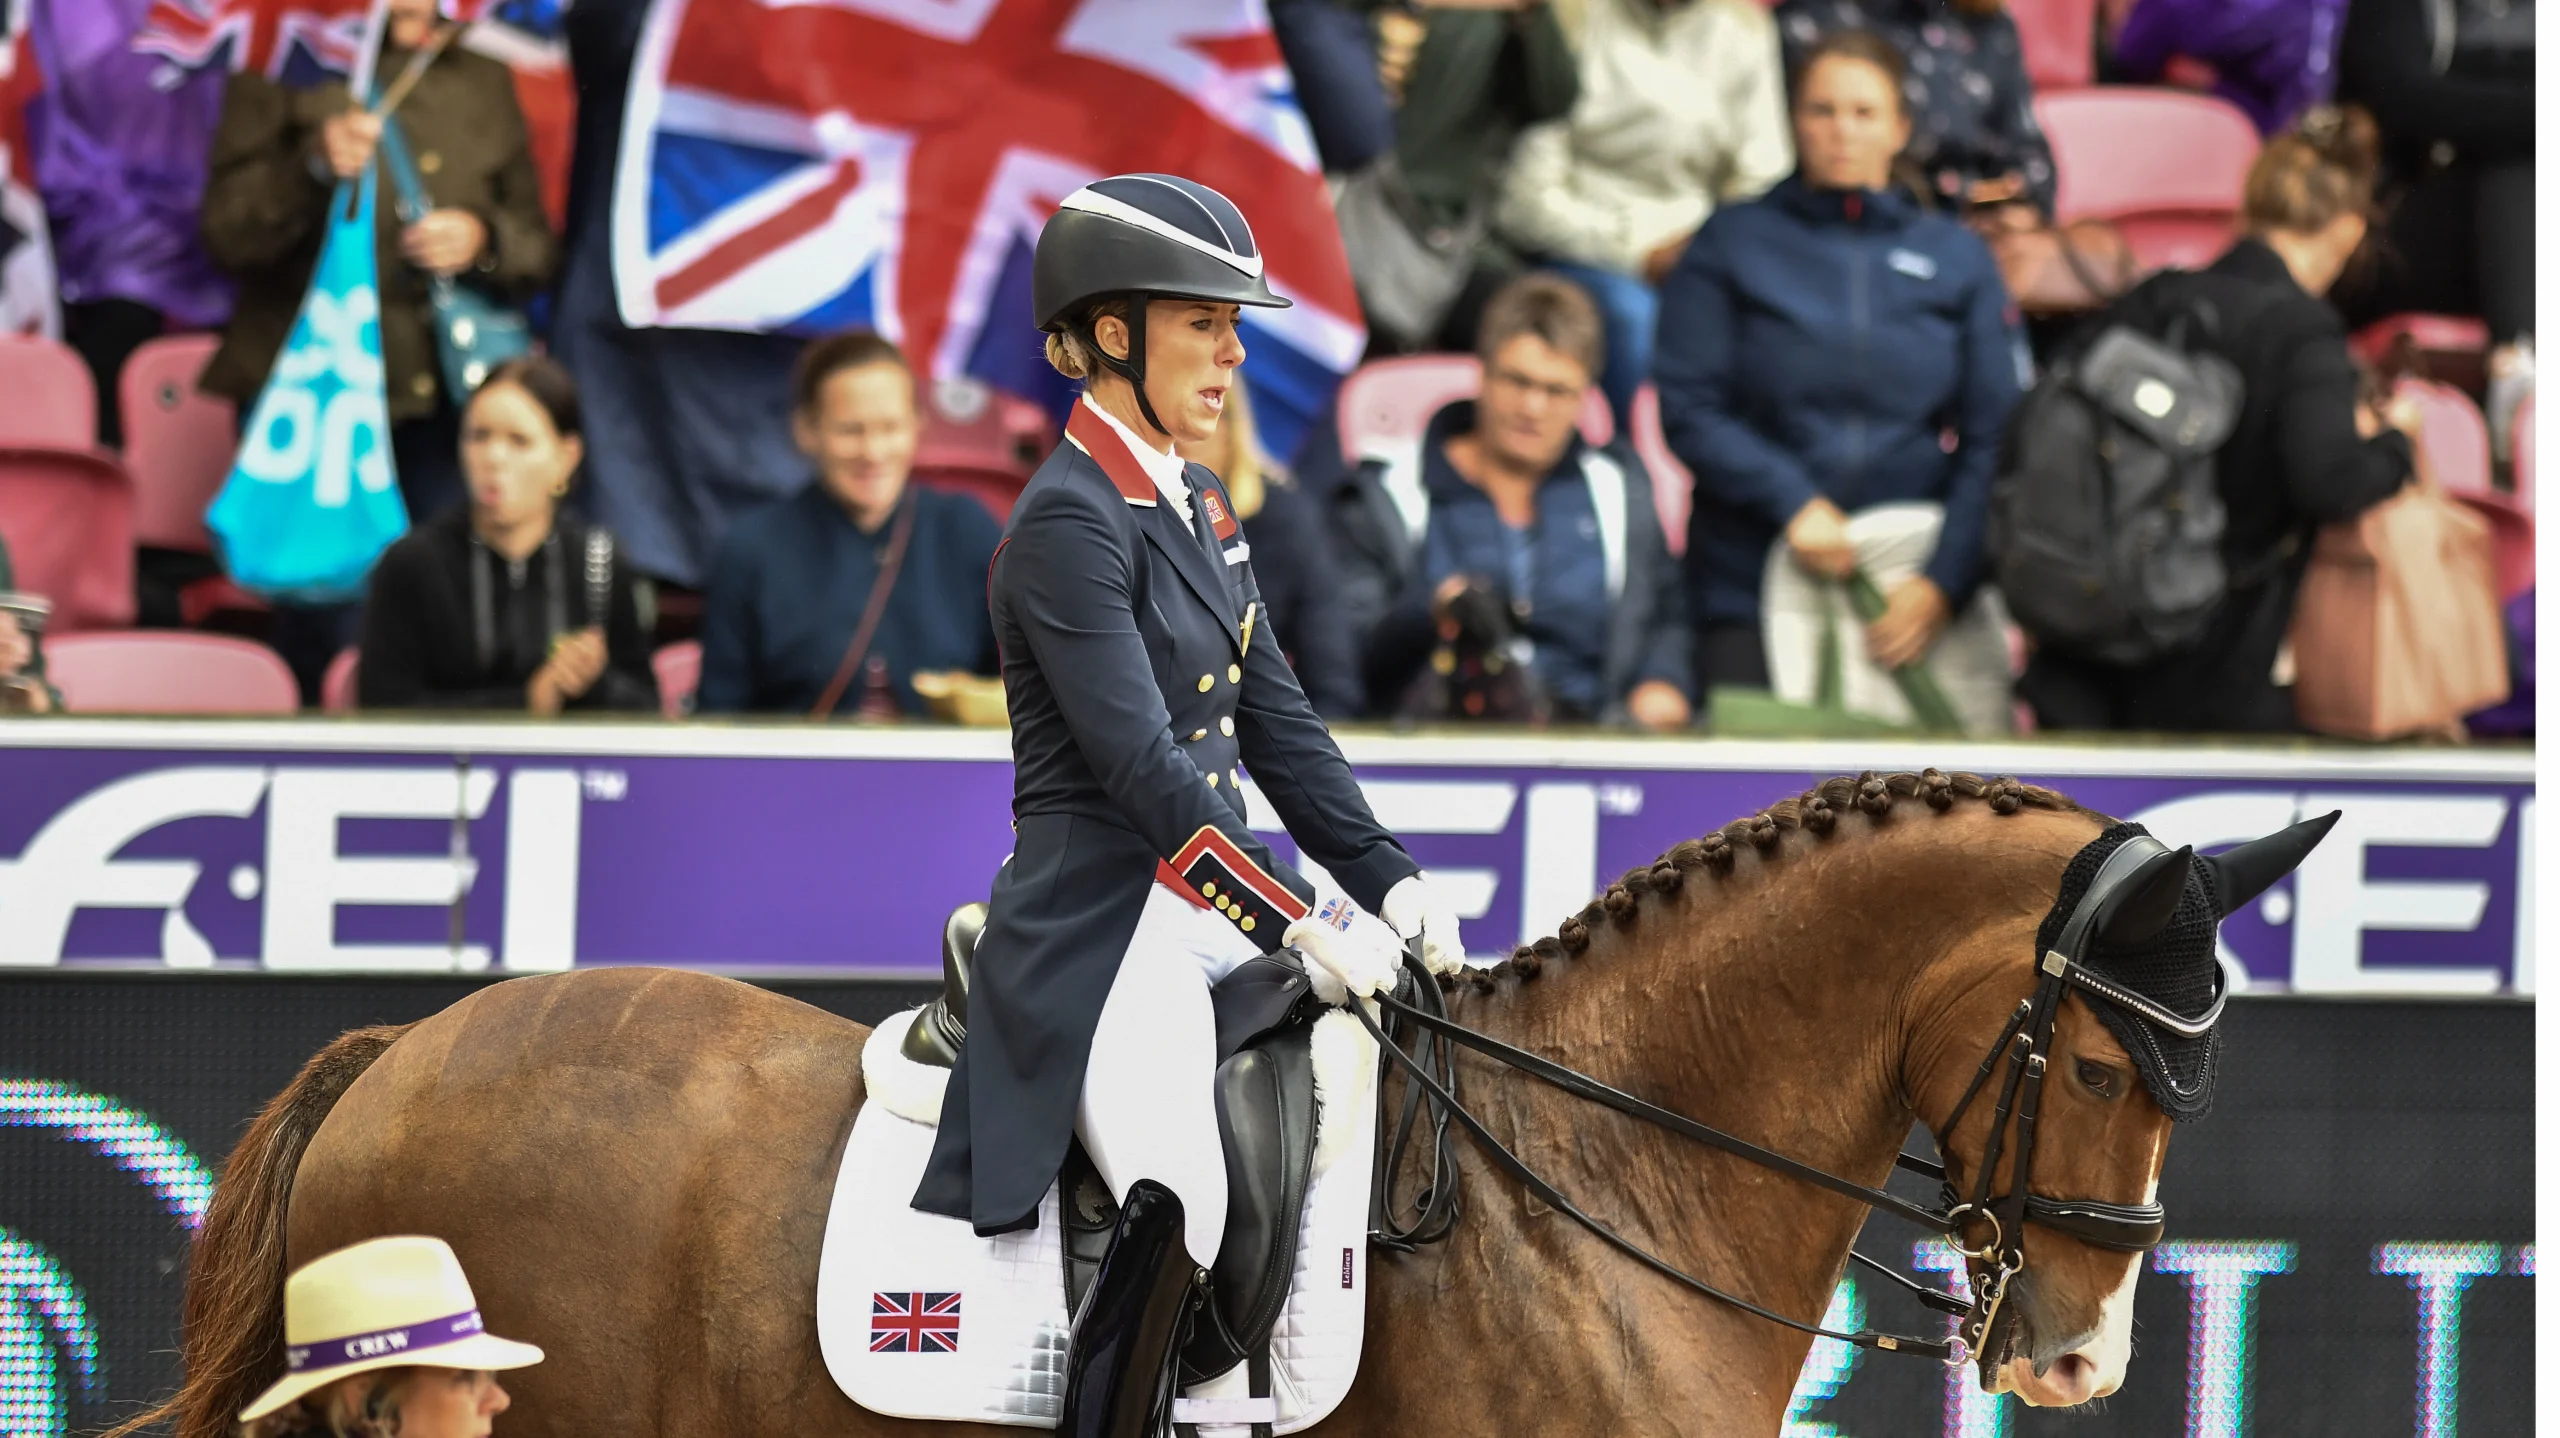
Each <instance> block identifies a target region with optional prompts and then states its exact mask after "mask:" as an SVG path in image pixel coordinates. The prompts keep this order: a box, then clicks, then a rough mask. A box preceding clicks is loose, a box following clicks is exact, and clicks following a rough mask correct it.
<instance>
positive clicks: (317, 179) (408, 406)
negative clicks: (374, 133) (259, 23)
mask: <svg viewBox="0 0 2560 1438" xmlns="http://www.w3.org/2000/svg"><path fill="white" fill-rule="evenodd" d="M408 58H409V56H408V52H407V51H405V50H394V49H390V48H387V47H386V48H385V49H384V51H383V52H382V59H381V63H380V67H379V71H378V73H380V74H381V75H382V76H383V77H384V79H385V81H386V82H388V80H389V79H390V78H391V77H393V76H396V75H398V74H399V73H400V71H401V69H402V68H403V67H404V66H405V65H406V64H407V63H408ZM346 108H347V89H346V87H345V86H344V85H335V84H332V85H322V86H319V87H316V88H314V89H310V90H288V89H285V88H284V87H283V86H281V85H278V84H276V83H275V82H274V81H272V80H269V79H267V78H266V77H264V76H262V75H257V74H250V73H243V74H236V75H233V76H232V77H231V80H230V83H229V87H228V88H227V89H225V90H224V91H223V96H222V120H221V123H220V125H219V126H218V127H217V128H216V129H215V131H214V136H213V159H212V165H211V176H210V178H209V179H208V181H207V183H206V185H205V191H204V211H203V216H202V219H201V220H200V221H199V225H200V228H201V229H202V230H203V232H204V242H205V249H206V251H207V253H209V254H211V255H212V257H213V261H214V263H215V264H217V265H220V266H221V267H222V268H223V269H225V270H227V271H229V272H230V273H231V274H232V275H233V276H235V277H236V278H237V279H238V280H239V281H240V295H239V300H238V302H237V303H236V304H235V305H234V306H233V308H232V312H231V323H230V325H229V326H228V327H227V328H226V329H225V330H224V331H223V336H222V348H221V350H220V351H219V352H217V353H216V354H215V355H214V357H213V360H212V362H211V363H210V364H208V365H206V366H205V371H204V374H203V375H202V376H201V377H200V378H199V379H198V380H197V382H196V383H197V385H198V387H199V388H201V389H203V390H204V391H205V392H206V393H207V394H217V395H223V396H226V397H228V398H230V399H233V400H236V401H238V402H239V403H241V404H243V405H247V404H249V403H250V402H252V401H254V400H255V399H256V398H257V396H258V392H259V390H261V389H263V388H264V387H265V386H266V382H267V374H268V371H270V370H272V369H273V368H274V367H275V360H276V353H277V351H279V350H281V349H283V348H284V342H285V338H286V337H287V336H288V335H290V334H291V333H292V332H293V321H294V317H295V315H296V314H298V313H299V312H300V311H301V308H302V300H303V296H304V293H305V292H306V291H308V290H309V289H310V287H311V271H312V267H313V266H315V265H316V264H318V263H319V259H320V242H321V239H322V237H323V236H324V235H325V234H326V233H327V225H326V223H325V222H326V218H327V215H328V209H329V196H330V193H331V190H332V188H333V186H332V184H331V182H329V181H328V180H325V179H323V178H321V173H320V170H319V169H318V168H317V167H316V164H315V162H316V161H317V160H318V159H319V156H320V126H321V122H322V121H324V120H326V119H327V118H328V117H329V116H331V115H334V114H337V113H339V112H340V111H342V110H344V109H346ZM394 118H395V119H397V120H398V121H399V123H400V127H401V130H402V133H403V134H405V135H406V136H407V138H408V141H409V153H410V155H411V157H412V158H413V159H414V160H415V162H416V164H417V167H418V170H419V178H420V180H421V181H422V182H423V183H424V185H425V187H426V190H427V196H428V198H429V199H430V200H431V201H433V202H434V204H435V205H436V206H438V207H440V208H442V207H450V208H455V209H463V210H469V211H470V212H472V213H473V214H475V215H477V216H479V217H480V222H481V223H482V224H483V225H485V226H487V228H488V231H489V242H488V245H487V247H486V248H485V249H484V250H483V251H482V254H481V257H480V263H479V264H478V265H477V266H476V267H474V268H473V269H471V270H468V271H465V272H464V279H465V281H466V282H467V283H470V284H475V285H478V286H479V287H481V288H482V289H484V290H486V291H487V292H488V293H489V294H491V295H493V296H495V297H496V298H498V299H500V300H502V301H505V302H507V303H510V304H517V305H521V304H523V303H524V302H525V301H526V300H528V299H531V298H532V297H533V294H534V292H535V291H536V290H539V289H540V288H541V287H542V286H543V284H544V283H545V282H547V281H548V280H549V279H550V278H551V274H552V271H553V270H554V269H555V268H557V266H558V264H559V258H560V244H559V240H558V239H557V237H555V236H554V235H553V234H552V232H551V221H550V219H549V217H548V216H546V215H545V214H544V213H543V209H542V193H541V180H540V178H539V176H538V175H537V174H536V172H535V170H534V166H533V152H532V150H531V148H530V147H529V146H528V145H527V143H526V140H525V126H524V112H523V111H522V110H520V109H518V108H517V106H516V90H515V76H514V75H513V74H512V73H510V72H509V71H508V69H507V67H506V66H504V65H502V64H500V63H498V62H497V61H495V60H492V59H490V58H488V57H487V56H485V55H478V54H473V53H471V52H470V51H467V50H462V49H460V48H458V47H449V48H447V49H446V50H445V52H444V53H443V54H442V55H439V56H437V57H436V60H435V63H434V64H432V65H429V66H428V67H427V71H426V73H425V74H424V75H421V76H420V77H419V78H418V84H417V88H416V89H414V90H412V91H411V92H410V93H409V96H408V98H407V99H406V100H405V101H403V102H402V103H401V106H400V108H399V110H398V111H397V112H395V115H394ZM375 172H376V175H377V176H378V189H377V191H376V194H375V201H374V208H375V216H376V224H377V228H378V230H379V232H380V235H381V243H380V245H379V246H378V247H377V249H376V251H375V253H376V258H377V263H378V265H379V266H380V276H381V286H382V363H383V377H384V384H385V386H386V388H387V391H388V398H389V400H390V407H391V418H392V420H393V421H394V422H395V423H396V422H398V421H401V420H407V419H416V418H418V417H420V416H422V415H426V414H431V413H433V412H434V411H435V409H436V405H437V399H438V396H439V394H440V392H441V391H442V390H443V388H444V383H443V380H442V378H441V376H440V374H439V372H438V369H437V365H436V353H435V329H434V325H433V311H432V309H431V307H430V305H429V302H428V296H427V283H426V276H425V275H423V274H421V273H420V272H419V271H417V270H414V269H412V268H410V266H409V264H408V262H407V261H405V260H403V259H401V257H400V230H401V223H400V216H399V213H398V209H397V206H396V204H395V200H396V198H397V194H398V191H397V189H396V187H395V186H394V185H393V183H392V181H391V177H390V175H389V173H388V172H387V168H386V167H385V166H383V165H382V164H380V163H377V164H376V166H375ZM456 398H457V399H459V398H460V397H459V396H457V397H456Z"/></svg>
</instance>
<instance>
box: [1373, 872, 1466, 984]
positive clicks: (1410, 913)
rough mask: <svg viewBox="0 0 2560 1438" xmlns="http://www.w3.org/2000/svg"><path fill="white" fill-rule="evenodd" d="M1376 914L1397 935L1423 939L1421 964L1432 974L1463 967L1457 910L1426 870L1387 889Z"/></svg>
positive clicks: (1464, 950)
mask: <svg viewBox="0 0 2560 1438" xmlns="http://www.w3.org/2000/svg"><path fill="white" fill-rule="evenodd" d="M1378 917H1380V918H1382V919H1384V920H1386V921H1387V927H1389V928H1391V929H1394V930H1395V931H1396V934H1397V936H1398V937H1399V938H1404V939H1412V938H1414V937H1416V936H1419V937H1420V938H1421V940H1422V965H1423V967H1424V968H1427V969H1429V970H1430V971H1431V972H1433V973H1435V974H1454V973H1456V972H1457V971H1458V970H1460V969H1462V968H1464V967H1466V963H1467V946H1466V942H1465V941H1464V940H1462V939H1460V938H1459V937H1458V910H1457V908H1456V906H1455V905H1453V904H1451V903H1450V902H1449V895H1448V891H1446V890H1444V889H1442V888H1441V887H1440V886H1439V885H1438V884H1435V883H1433V882H1432V881H1431V876H1430V875H1429V874H1428V873H1421V874H1415V875H1413V876H1411V877H1410V878H1407V879H1404V880H1402V881H1401V882H1399V883H1398V884H1397V885H1396V886H1395V887H1394V888H1392V889H1389V890H1387V897H1386V902H1384V903H1382V904H1380V905H1379V906H1378Z"/></svg>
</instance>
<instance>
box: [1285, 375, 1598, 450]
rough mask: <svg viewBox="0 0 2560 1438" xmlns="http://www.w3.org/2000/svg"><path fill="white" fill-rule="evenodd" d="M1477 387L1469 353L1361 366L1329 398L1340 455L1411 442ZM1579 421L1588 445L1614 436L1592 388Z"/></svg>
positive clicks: (1477, 378)
mask: <svg viewBox="0 0 2560 1438" xmlns="http://www.w3.org/2000/svg"><path fill="white" fill-rule="evenodd" d="M1483 384H1484V366H1483V364H1482V363H1481V362H1479V361H1478V360H1477V359H1476V357H1475V356H1474V355H1452V354H1431V355H1405V356H1402V357H1400V358H1397V359H1383V360H1377V361H1374V362H1372V363H1370V364H1365V365H1362V366H1361V367H1360V368H1358V369H1356V370H1354V371H1352V373H1351V377H1350V378H1349V379H1346V380H1344V381H1343V382H1342V388H1341V389H1340V390H1338V391H1336V392H1335V396H1334V405H1335V412H1336V414H1337V415H1338V416H1339V423H1340V427H1341V431H1342V457H1343V458H1344V459H1345V460H1347V461H1349V462H1350V463H1353V464H1358V463H1359V462H1360V460H1361V458H1362V457H1363V456H1364V455H1369V454H1374V453H1376V452H1378V451H1379V450H1381V449H1391V448H1393V447H1395V446H1396V445H1398V444H1411V443H1413V442H1414V441H1415V440H1417V439H1419V438H1421V437H1422V431H1423V430H1424V428H1425V427H1427V426H1428V425H1429V424H1430V423H1431V416H1432V415H1434V414H1437V413H1438V412H1439V410H1440V407H1441V406H1442V405H1445V404H1447V403H1449V402H1450V401H1452V400H1460V399H1466V398H1468V397H1470V396H1472V395H1473V394H1474V393H1475V392H1476V391H1477V390H1478V389H1479V388H1481V387H1482V386H1483ZM1579 423H1580V425H1581V427H1582V437H1583V438H1584V439H1585V440H1587V441H1589V442H1590V443H1592V444H1607V443H1608V442H1609V440H1610V438H1611V436H1612V435H1614V434H1615V433H1616V431H1617V422H1616V421H1615V420H1613V419H1611V418H1610V416H1609V401H1608V398H1607V397H1606V396H1604V395H1603V394H1601V393H1600V387H1599V386H1598V385H1593V386H1592V387H1591V388H1590V389H1588V390H1586V391H1584V392H1583V396H1582V415H1581V418H1580V421H1579Z"/></svg>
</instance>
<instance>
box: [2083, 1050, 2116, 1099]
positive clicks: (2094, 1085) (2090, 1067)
mask: <svg viewBox="0 0 2560 1438" xmlns="http://www.w3.org/2000/svg"><path fill="white" fill-rule="evenodd" d="M2080 1082H2081V1083H2082V1084H2084V1085H2086V1086H2087V1088H2088V1090H2089V1092H2091V1093H2093V1094H2096V1095H2097V1096H2098V1097H2100V1098H2114V1097H2115V1096H2116V1089H2117V1084H2116V1071H2115V1070H2114V1069H2111V1068H2109V1067H2107V1066H2106V1065H2105V1064H2102V1063H2092V1062H2091V1061H2089V1060H2088V1059H2082V1060H2080Z"/></svg>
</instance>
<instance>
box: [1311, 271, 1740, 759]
mask: <svg viewBox="0 0 2560 1438" xmlns="http://www.w3.org/2000/svg"><path fill="white" fill-rule="evenodd" d="M1601 352H1602V351H1601V319H1600V313H1599V311H1598V309H1597V308H1596V307H1595V306H1594V305H1593V304H1592V302H1591V299H1590V297H1589V296H1588V295H1587V294H1585V293H1584V292H1583V291H1582V290H1581V289H1580V288H1579V287H1578V286H1576V285H1574V284H1572V283H1571V282H1570V281H1567V280H1565V279H1562V278H1560V277H1558V276H1555V275H1551V274H1543V273H1537V274H1528V275H1523V276H1521V277H1520V278H1518V279H1516V280H1513V281H1512V282H1511V283H1510V284H1508V285H1506V286H1504V287H1503V289H1502V290H1501V291H1500V292H1499V293H1497V294H1496V295H1495V296H1494V297H1493V299H1492V301H1491V302H1490V303H1489V304H1487V305H1486V307H1485V315H1484V323H1483V327H1482V344H1481V346H1480V348H1479V350H1478V353H1479V354H1480V355H1481V356H1482V357H1483V359H1484V384H1483V388H1482V391H1481V392H1480V394H1479V395H1478V396H1477V398H1475V399H1471V400H1459V401H1456V402H1454V403H1452V404H1450V405H1447V406H1446V407H1444V408H1442V409H1441V410H1440V412H1439V413H1437V414H1435V415H1433V416H1432V418H1431V422H1430V425H1429V427H1428V428H1427V429H1426V430H1425V432H1424V434H1423V436H1422V438H1421V439H1420V440H1419V441H1417V442H1416V443H1415V444H1414V446H1413V448H1412V449H1411V450H1410V451H1409V452H1407V453H1404V454H1401V455H1398V456H1395V457H1393V458H1390V459H1387V460H1384V461H1371V462H1368V463H1364V464H1362V465H1361V466H1359V467H1358V468H1356V469H1348V470H1346V469H1344V468H1343V467H1342V466H1341V461H1340V459H1339V458H1338V453H1339V452H1338V451H1336V452H1335V454H1336V456H1337V457H1336V458H1335V459H1334V460H1333V466H1334V467H1333V469H1332V471H1331V472H1330V473H1323V474H1313V473H1311V474H1309V475H1308V476H1307V479H1306V482H1307V483H1308V484H1309V486H1310V491H1311V492H1312V493H1313V494H1315V495H1318V496H1320V497H1322V499H1323V500H1324V503H1325V507H1326V511H1327V514H1328V517H1329V519H1330V522H1331V523H1332V525H1333V529H1334V535H1335V539H1336V551H1335V552H1336V553H1337V554H1338V555H1340V557H1341V561H1342V570H1343V574H1342V591H1343V603H1344V607H1345V609H1346V610H1347V611H1348V613H1349V616H1350V623H1351V629H1352V636H1353V642H1354V643H1355V644H1356V645H1357V646H1358V648H1359V652H1360V656H1361V669H1362V674H1363V678H1364V680H1365V682H1366V685H1367V688H1368V692H1369V699H1370V702H1371V705H1372V706H1373V707H1375V708H1379V709H1387V710H1394V709H1397V708H1399V707H1401V700H1402V698H1403V696H1405V695H1406V694H1407V692H1408V690H1410V689H1412V688H1413V687H1414V684H1415V680H1416V679H1417V677H1418V676H1420V675H1421V674H1422V673H1423V671H1424V670H1425V666H1426V662H1429V661H1432V660H1433V656H1434V653H1435V648H1437V649H1439V650H1440V652H1442V653H1445V652H1446V647H1445V642H1444V641H1446V640H1447V639H1449V638H1450V637H1451V631H1452V629H1453V628H1456V627H1461V626H1467V625H1471V624H1474V623H1476V622H1477V621H1476V620H1475V619H1474V618H1472V617H1471V616H1490V617H1491V619H1492V621H1493V622H1494V623H1496V624H1498V625H1499V626H1500V627H1501V630H1502V633H1501V634H1500V635H1499V636H1497V642H1496V643H1495V644H1494V645H1493V646H1492V647H1493V648H1494V649H1496V650H1497V652H1498V651H1499V650H1500V649H1501V648H1502V647H1504V644H1506V643H1507V641H1509V640H1510V639H1513V638H1516V639H1519V640H1524V641H1526V646H1527V649H1528V658H1529V666H1528V667H1529V671H1530V673H1531V674H1532V675H1534V676H1535V679H1536V681H1537V685H1538V687H1539V689H1540V690H1541V691H1542V694H1543V700H1544V703H1543V704H1542V705H1541V706H1540V712H1542V713H1549V714H1552V716H1553V717H1555V718H1558V719H1564V720H1582V721H1598V722H1603V723H1632V724H1634V725H1637V726H1639V727H1641V728H1645V729H1650V730H1657V731H1667V730H1674V729H1679V728H1683V727H1685V726H1686V725H1687V724H1688V722H1689V718H1690V705H1691V683H1690V674H1689V653H1688V650H1689V629H1688V624H1687V621H1686V619H1685V616H1684V615H1683V612H1682V605H1681V599H1680V578H1679V572H1678V569H1677V568H1676V566H1674V565H1673V564H1672V562H1671V556H1670V551H1669V550H1668V548H1667V547H1666V546H1665V545H1664V543H1663V538H1662V529H1661V521H1660V520H1659V519H1658V518H1657V517H1656V515H1655V513H1654V508H1653V490H1652V486H1651V484H1650V483H1649V482H1648V481H1647V480H1646V478H1645V471H1644V467H1643V465H1642V463H1641V462H1640V461H1638V460H1637V459H1636V458H1635V457H1634V455H1633V454H1632V452H1631V451H1630V450H1629V449H1628V448H1627V447H1626V442H1625V441H1624V440H1623V439H1621V440H1619V441H1618V442H1616V443H1615V444H1613V445H1612V446H1611V447H1610V448H1609V449H1606V450H1602V449H1598V448H1595V447H1593V446H1592V445H1591V444H1589V443H1588V442H1586V441H1585V440H1584V439H1583V437H1582V435H1581V433H1580V431H1579V430H1578V429H1577V427H1576V420H1577V419H1578V417H1579V415H1580V413H1581V410H1582V404H1583V398H1584V395H1585V394H1586V393H1587V392H1588V391H1589V389H1590V387H1591V383H1592V380H1593V378H1594V377H1595V375H1596V374H1597V372H1598V369H1599V366H1600V356H1601ZM1322 453H1323V452H1322V451H1311V455H1315V456H1320V455H1321V454H1322ZM1430 717H1456V716H1452V715H1442V714H1433V715H1432V716H1430Z"/></svg>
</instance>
